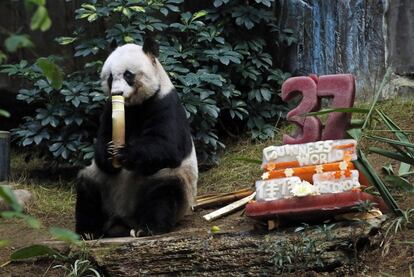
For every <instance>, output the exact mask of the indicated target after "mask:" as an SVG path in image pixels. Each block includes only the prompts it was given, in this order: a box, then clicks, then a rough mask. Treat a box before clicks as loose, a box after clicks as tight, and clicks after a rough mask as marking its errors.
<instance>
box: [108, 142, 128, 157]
mask: <svg viewBox="0 0 414 277" xmlns="http://www.w3.org/2000/svg"><path fill="white" fill-rule="evenodd" d="M107 146H108V148H107V149H108V155H109V157H110V159H113V158H114V157H115V158H117V159H119V156H120V155H121V154H120V152H121V150H122V149H123V148H125V145H117V144H115V143H114V142H113V141H110V142H108V144H107Z"/></svg>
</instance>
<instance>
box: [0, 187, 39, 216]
mask: <svg viewBox="0 0 414 277" xmlns="http://www.w3.org/2000/svg"><path fill="white" fill-rule="evenodd" d="M13 192H14V195H15V196H16V199H17V202H19V204H20V205H21V206H22V207H23V210H27V207H28V205H29V204H30V203H31V202H32V199H33V194H32V193H31V192H30V191H28V190H25V189H17V190H13ZM10 209H11V207H10V206H9V205H8V204H7V203H6V201H4V199H2V198H0V211H8V210H10Z"/></svg>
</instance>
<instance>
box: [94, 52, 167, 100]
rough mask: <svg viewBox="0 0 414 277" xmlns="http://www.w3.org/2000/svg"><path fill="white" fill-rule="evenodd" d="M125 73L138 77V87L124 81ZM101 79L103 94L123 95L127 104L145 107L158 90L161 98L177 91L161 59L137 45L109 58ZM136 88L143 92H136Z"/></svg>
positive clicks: (103, 68) (115, 53)
mask: <svg viewBox="0 0 414 277" xmlns="http://www.w3.org/2000/svg"><path fill="white" fill-rule="evenodd" d="M137 61H139V62H137ZM125 70H129V71H130V72H131V73H133V74H135V76H136V81H137V83H136V86H135V87H131V86H130V85H128V83H127V82H126V81H125V79H124V78H123V73H124V72H125ZM111 73H112V77H113V81H112V89H111V91H109V87H108V83H107V80H108V77H109V75H110V74H111ZM101 80H102V83H101V84H102V88H103V91H104V92H105V93H107V94H108V95H110V94H114V93H115V94H116V93H122V95H123V96H124V97H125V104H126V105H135V104H141V103H142V102H143V101H144V100H146V99H148V98H149V97H151V96H152V95H153V94H154V92H155V91H157V90H159V93H158V97H160V98H162V97H164V96H165V95H166V94H168V93H169V92H171V90H172V89H174V85H173V84H172V82H171V80H170V78H169V77H168V75H167V73H166V72H165V70H164V68H163V67H162V65H161V64H160V62H159V61H158V59H156V58H155V57H150V56H148V55H147V54H145V53H144V51H143V50H142V46H140V45H136V44H126V45H123V46H121V47H118V48H117V49H116V51H114V52H112V53H111V54H110V55H109V57H108V58H107V59H106V61H105V63H104V65H103V67H102V72H101ZM136 89H138V92H139V93H134V91H135V90H136Z"/></svg>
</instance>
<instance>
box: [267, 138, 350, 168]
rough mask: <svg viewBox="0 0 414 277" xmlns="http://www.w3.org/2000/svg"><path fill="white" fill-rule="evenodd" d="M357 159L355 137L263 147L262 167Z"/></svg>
mask: <svg viewBox="0 0 414 277" xmlns="http://www.w3.org/2000/svg"><path fill="white" fill-rule="evenodd" d="M346 154H348V155H349V156H350V157H349V158H350V160H352V161H353V160H356V159H357V156H356V141H355V140H353V139H341V140H325V141H316V142H310V143H304V144H286V145H282V146H269V147H266V148H265V149H263V164H262V167H263V168H264V166H265V165H266V164H267V163H269V162H272V163H284V162H298V166H305V165H317V164H326V163H333V162H339V161H342V160H344V159H345V158H346Z"/></svg>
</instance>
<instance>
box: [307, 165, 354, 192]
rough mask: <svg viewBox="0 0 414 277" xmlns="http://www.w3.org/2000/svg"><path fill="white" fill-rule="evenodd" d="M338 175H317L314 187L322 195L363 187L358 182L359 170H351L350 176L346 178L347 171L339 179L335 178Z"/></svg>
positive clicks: (330, 173)
mask: <svg viewBox="0 0 414 277" xmlns="http://www.w3.org/2000/svg"><path fill="white" fill-rule="evenodd" d="M337 173H338V172H324V173H319V174H315V175H313V185H314V186H315V187H316V188H317V189H318V190H319V192H320V193H338V192H344V191H348V190H352V189H357V188H360V187H361V185H360V183H359V181H358V178H359V172H358V170H351V171H350V172H349V176H346V174H347V173H346V171H341V172H340V177H339V178H337V176H335V174H337Z"/></svg>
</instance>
